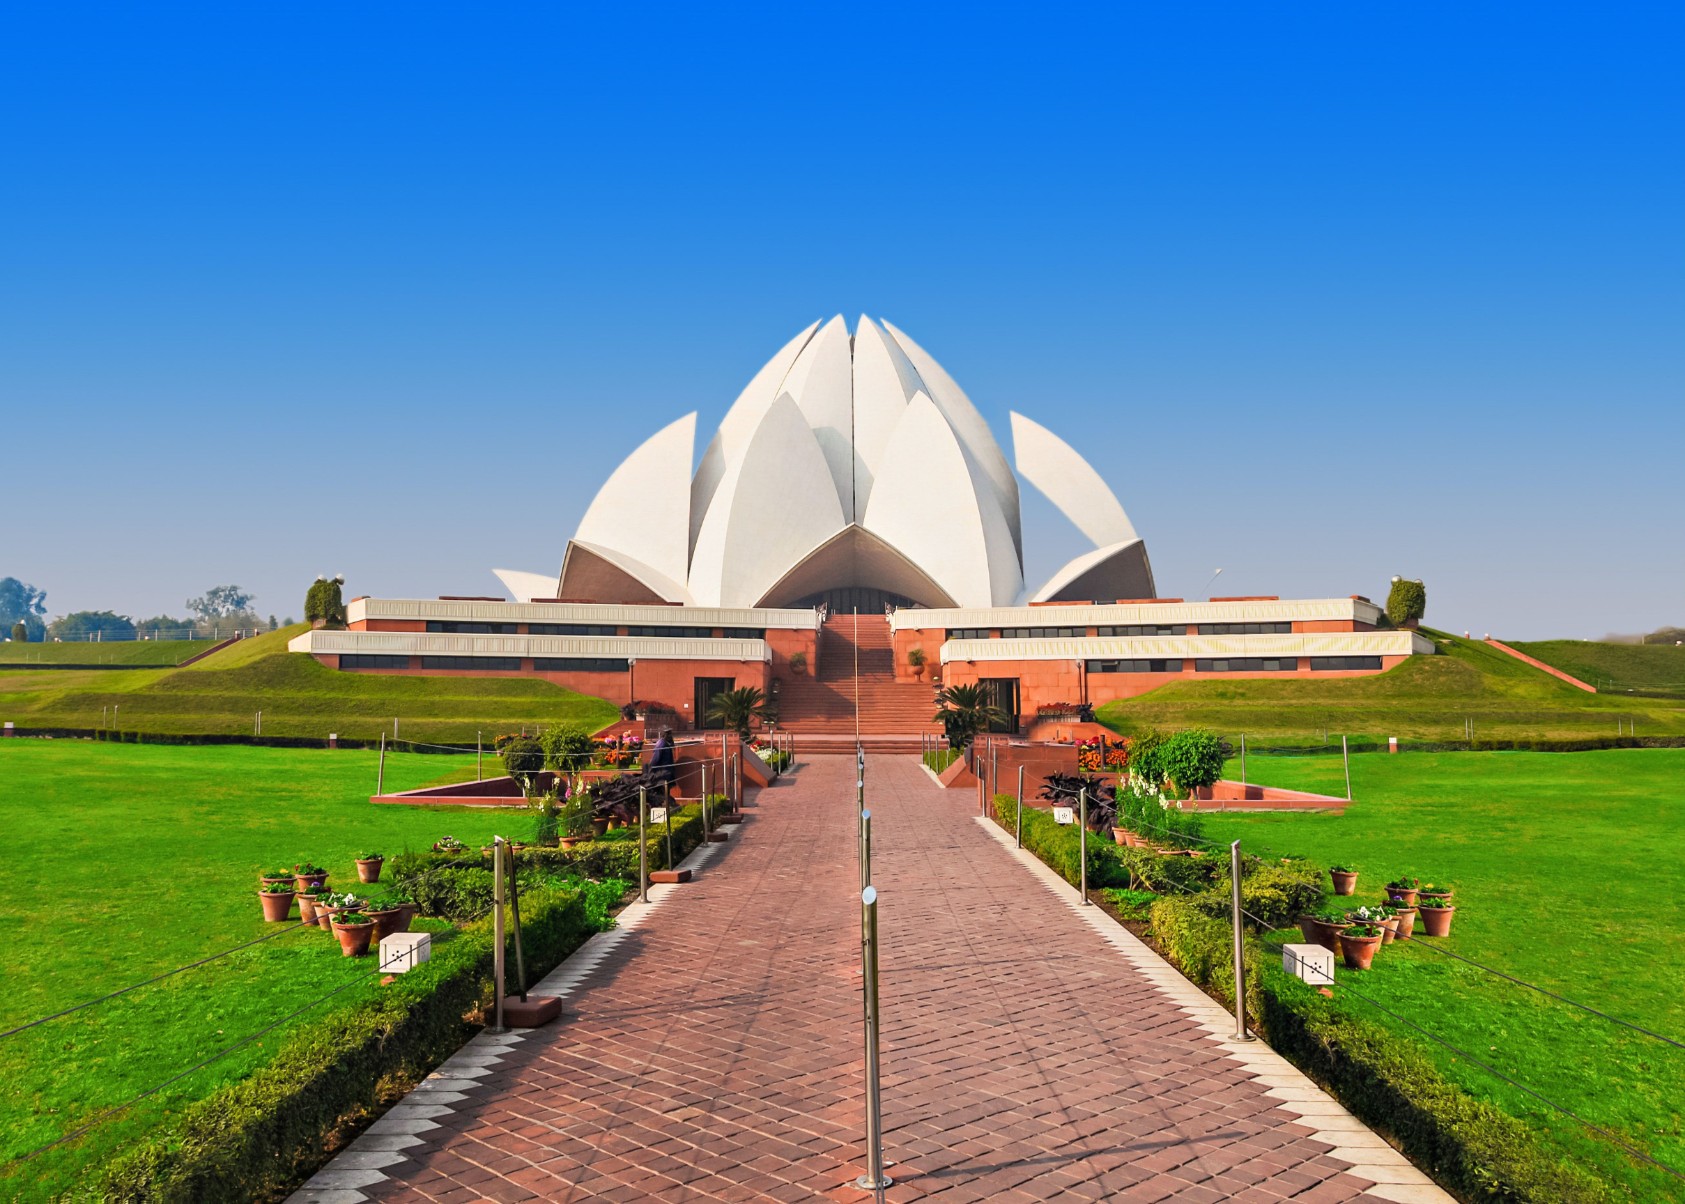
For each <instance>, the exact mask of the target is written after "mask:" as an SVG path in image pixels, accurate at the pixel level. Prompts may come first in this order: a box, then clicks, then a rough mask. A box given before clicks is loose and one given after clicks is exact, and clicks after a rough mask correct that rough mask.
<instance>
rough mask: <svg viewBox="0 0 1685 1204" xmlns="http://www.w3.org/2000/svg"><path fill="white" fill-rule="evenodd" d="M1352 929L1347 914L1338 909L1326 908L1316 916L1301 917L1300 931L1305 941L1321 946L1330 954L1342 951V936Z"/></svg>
mask: <svg viewBox="0 0 1685 1204" xmlns="http://www.w3.org/2000/svg"><path fill="white" fill-rule="evenodd" d="M1350 927H1351V921H1349V920H1347V919H1346V917H1345V913H1344V912H1342V911H1340V910H1338V909H1337V908H1328V907H1325V908H1323V909H1322V910H1321V911H1319V912H1317V913H1316V914H1314V915H1303V916H1300V917H1299V931H1300V932H1301V933H1302V934H1304V938H1305V940H1307V941H1308V942H1310V943H1311V944H1313V945H1321V946H1322V947H1323V948H1324V949H1326V950H1328V951H1329V952H1330V953H1338V952H1339V951H1340V941H1339V938H1340V935H1341V934H1342V933H1343V932H1344V931H1345V930H1346V929H1348V928H1350Z"/></svg>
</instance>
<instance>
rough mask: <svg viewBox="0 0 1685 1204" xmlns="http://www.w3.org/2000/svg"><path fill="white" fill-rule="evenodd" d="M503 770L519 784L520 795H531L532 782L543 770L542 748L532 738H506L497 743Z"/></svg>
mask: <svg viewBox="0 0 1685 1204" xmlns="http://www.w3.org/2000/svg"><path fill="white" fill-rule="evenodd" d="M497 755H498V756H499V757H501V758H503V768H504V770H505V771H506V772H507V773H508V774H509V776H510V777H512V778H514V779H515V781H517V782H519V783H520V786H521V793H522V794H524V795H531V794H532V780H533V779H534V778H535V777H537V776H538V775H539V774H540V773H541V772H543V769H544V746H543V745H542V744H540V743H539V742H538V741H537V739H535V738H534V737H532V736H508V737H504V738H500V739H499V740H498V742H497Z"/></svg>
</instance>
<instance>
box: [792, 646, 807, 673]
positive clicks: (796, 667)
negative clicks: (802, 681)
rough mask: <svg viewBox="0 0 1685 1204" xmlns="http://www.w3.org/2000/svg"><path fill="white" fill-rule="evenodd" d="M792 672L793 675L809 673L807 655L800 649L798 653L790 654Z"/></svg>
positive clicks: (797, 650)
mask: <svg viewBox="0 0 1685 1204" xmlns="http://www.w3.org/2000/svg"><path fill="white" fill-rule="evenodd" d="M790 672H792V673H806V672H807V653H805V652H803V651H802V650H801V649H799V648H798V649H796V651H794V652H792V653H790Z"/></svg>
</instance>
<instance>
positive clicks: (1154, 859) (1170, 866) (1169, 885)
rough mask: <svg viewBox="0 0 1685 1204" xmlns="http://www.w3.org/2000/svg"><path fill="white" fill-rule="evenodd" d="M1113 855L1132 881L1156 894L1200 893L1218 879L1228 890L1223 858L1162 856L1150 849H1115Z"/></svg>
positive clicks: (1227, 876) (1227, 869) (1227, 865)
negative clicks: (1114, 854)
mask: <svg viewBox="0 0 1685 1204" xmlns="http://www.w3.org/2000/svg"><path fill="white" fill-rule="evenodd" d="M1116 856H1117V858H1118V860H1119V862H1121V863H1122V865H1123V868H1124V869H1125V870H1126V871H1127V872H1128V873H1129V875H1130V878H1131V879H1132V881H1134V882H1136V883H1139V884H1140V885H1142V886H1145V887H1146V888H1147V889H1148V890H1152V891H1157V892H1158V893H1159V894H1187V893H1193V892H1198V891H1203V890H1205V889H1207V888H1208V887H1210V886H1211V884H1212V883H1214V882H1217V881H1219V880H1221V881H1222V882H1223V884H1224V890H1225V891H1226V890H1227V889H1228V885H1227V884H1228V880H1229V863H1228V859H1227V858H1226V857H1217V856H1202V857H1181V856H1174V857H1165V856H1162V855H1161V854H1158V853H1155V852H1153V851H1152V850H1151V849H1117V852H1116Z"/></svg>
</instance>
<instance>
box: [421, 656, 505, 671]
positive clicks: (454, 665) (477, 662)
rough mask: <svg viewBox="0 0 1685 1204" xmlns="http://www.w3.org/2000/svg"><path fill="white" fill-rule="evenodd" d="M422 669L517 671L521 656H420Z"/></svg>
mask: <svg viewBox="0 0 1685 1204" xmlns="http://www.w3.org/2000/svg"><path fill="white" fill-rule="evenodd" d="M421 667H422V668H423V669H497V670H500V671H502V672H506V673H507V672H513V671H518V670H519V669H520V667H521V658H520V657H518V656H424V657H422V658H421Z"/></svg>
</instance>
